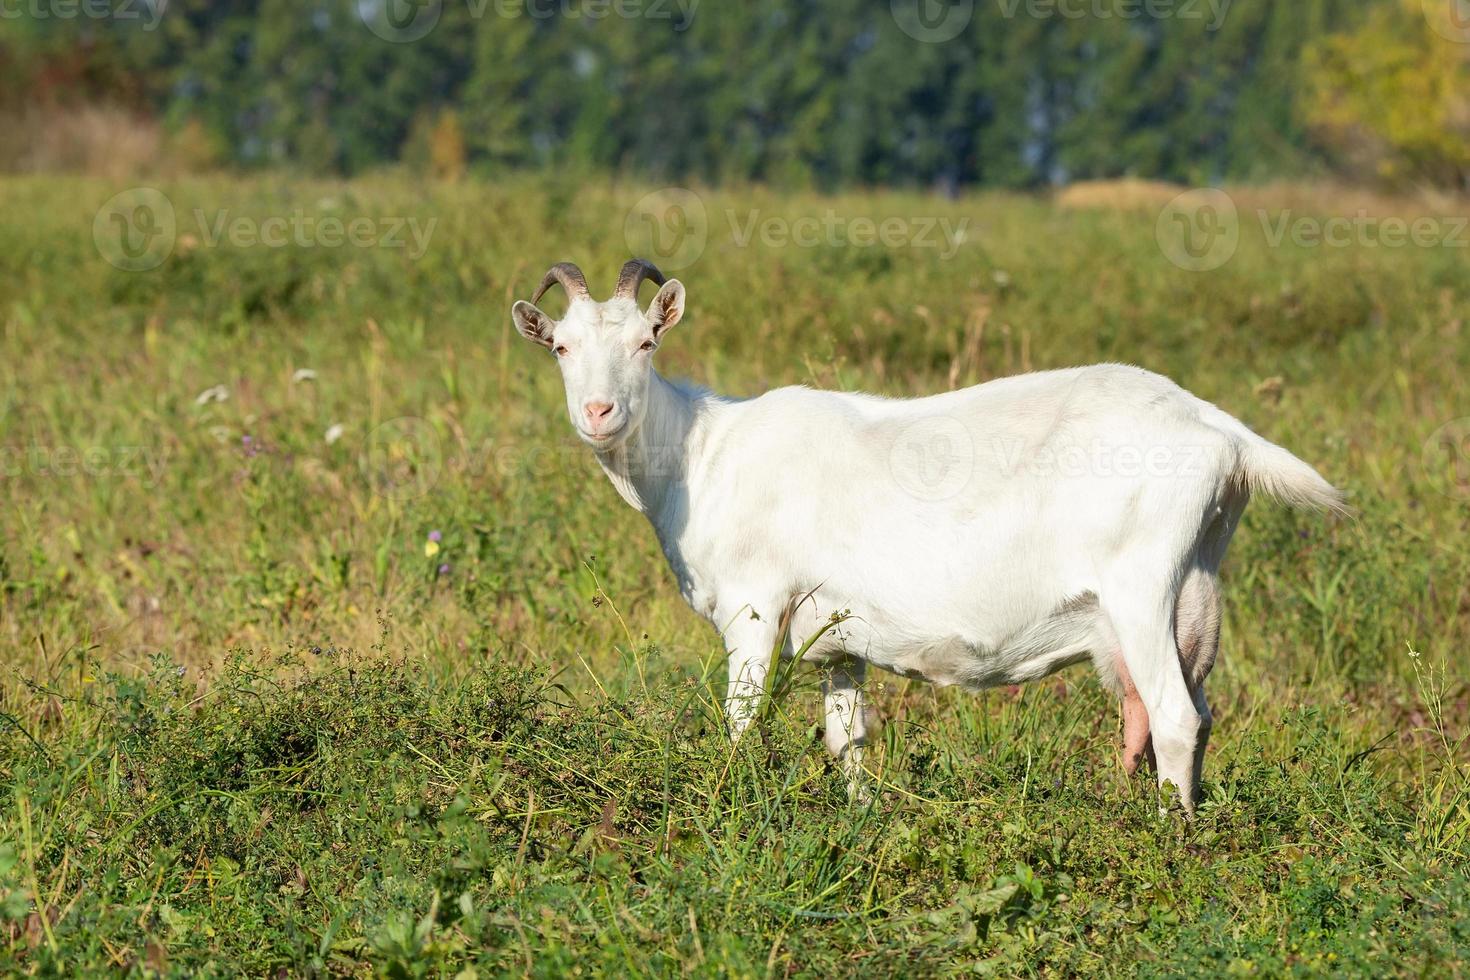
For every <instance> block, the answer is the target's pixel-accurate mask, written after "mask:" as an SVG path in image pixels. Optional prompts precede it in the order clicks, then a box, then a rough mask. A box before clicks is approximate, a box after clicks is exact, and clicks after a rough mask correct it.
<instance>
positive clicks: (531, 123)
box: [0, 0, 1463, 188]
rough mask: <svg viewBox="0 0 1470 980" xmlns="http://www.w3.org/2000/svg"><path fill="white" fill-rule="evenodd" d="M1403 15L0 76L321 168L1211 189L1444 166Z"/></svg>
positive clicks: (531, 42) (758, 18)
mask: <svg viewBox="0 0 1470 980" xmlns="http://www.w3.org/2000/svg"><path fill="white" fill-rule="evenodd" d="M916 2H917V0H916ZM1398 2H1399V0H1369V2H1368V3H1366V4H1364V3H1363V2H1361V0H1294V2H1293V3H1292V4H1290V5H1285V4H1280V3H1274V2H1272V0H1233V2H1226V0H1178V2H1175V3H1167V2H1163V0H1160V2H1156V3H1138V2H1132V0H1096V2H1093V3H1086V4H1084V3H1077V2H1067V3H1059V2H1056V0H994V2H976V3H974V4H972V5H966V4H955V5H952V10H959V11H960V12H962V13H963V12H965V11H966V10H968V18H967V20H966V21H965V22H964V23H965V27H964V30H963V31H961V32H960V33H959V34H958V36H955V37H953V38H952V39H942V38H939V37H937V36H931V35H928V34H926V33H925V31H923V30H919V29H916V28H915V26H914V23H910V22H909V21H908V20H905V18H904V17H903V16H901V11H902V9H903V7H904V4H903V3H874V2H871V0H822V2H815V3H796V2H794V0H745V2H742V3H721V4H718V5H717V4H713V3H691V2H688V0H657V2H655V0H642V2H638V0H626V2H623V3H619V4H609V3H602V2H598V0H559V2H556V3H551V2H547V0H305V2H303V0H171V2H170V3H168V4H167V6H166V7H164V8H163V9H162V10H161V11H157V16H156V17H153V18H151V21H152V22H151V23H150V18H149V17H148V16H146V12H149V11H155V10H156V8H155V7H154V6H153V5H152V0H126V2H125V0H113V10H114V11H115V12H117V13H118V16H114V17H98V16H91V17H75V18H67V19H62V18H56V17H38V16H34V15H32V16H27V17H21V18H10V19H5V20H3V21H0V64H3V66H4V67H3V68H0V81H4V82H6V83H7V85H6V89H7V91H9V92H10V93H11V98H12V99H14V98H15V97H16V96H17V95H19V97H21V98H24V99H26V100H28V101H34V102H42V103H47V104H50V103H54V102H66V101H69V100H76V99H88V100H92V101H96V100H104V101H108V102H121V103H125V104H128V105H130V106H132V107H135V108H145V109H147V110H149V111H150V112H152V113H154V114H156V115H157V116H159V117H160V118H161V119H163V120H164V121H165V122H166V123H167V124H168V125H170V126H171V127H173V128H175V129H179V128H182V127H184V126H185V125H193V126H196V127H202V130H203V131H204V133H206V134H207V135H208V137H209V139H210V140H212V141H213V143H214V144H215V145H217V146H219V147H222V148H225V150H224V154H225V156H226V157H227V159H229V160H230V161H231V162H232V163H234V164H235V165H238V166H280V165H291V166H295V167H299V168H301V169H305V170H309V171H326V172H341V173H353V172H359V171H362V170H364V169H366V168H371V167H374V166H378V165H381V164H384V163H390V162H395V161H400V160H404V159H405V158H406V157H408V156H411V151H412V146H413V144H414V140H415V139H416V138H419V136H420V135H421V134H419V133H416V129H415V127H416V126H418V127H420V129H421V128H422V127H423V126H425V125H432V121H433V120H437V119H456V120H458V121H459V123H460V125H461V126H462V136H463V143H464V152H465V155H466V158H467V164H468V165H469V166H470V167H471V168H473V169H476V170H479V171H481V172H491V173H493V172H496V171H497V170H501V169H503V168H512V167H514V168H520V167H572V168H586V169H599V170H609V169H610V170H616V171H630V172H636V173H638V174H641V175H645V176H651V177H655V178H667V179H677V178H685V177H689V178H697V179H702V180H707V181H719V180H731V179H736V180H760V181H771V182H778V183H787V184H802V185H813V186H818V187H830V186H838V185H852V184H879V183H882V184H893V183H896V184H912V185H921V186H939V187H943V188H954V187H959V186H963V185H973V184H988V185H999V186H1008V187H1028V186H1037V185H1044V184H1048V183H1056V182H1064V181H1069V180H1077V179H1084V178H1108V177H1118V176H1126V175H1132V176H1140V177H1151V178H1163V179H1172V180H1180V181H1190V182H1202V181H1211V180H1218V179H1221V178H1225V177H1232V178H1253V177H1261V176H1268V175H1280V174H1292V173H1299V172H1303V171H1309V170H1312V169H1315V168H1318V167H1320V165H1321V164H1322V163H1323V162H1324V156H1323V150H1324V149H1329V150H1336V149H1340V148H1341V145H1342V142H1343V138H1344V137H1345V136H1346V135H1347V134H1348V133H1349V132H1350V131H1351V132H1359V131H1362V132H1367V133H1369V134H1370V135H1372V136H1374V138H1381V139H1383V140H1385V141H1386V142H1388V143H1389V144H1391V145H1394V146H1401V147H1403V148H1404V153H1405V154H1406V158H1411V159H1412V167H1411V169H1415V170H1416V172H1417V171H1418V170H1421V169H1425V168H1429V169H1433V168H1434V167H1438V166H1439V164H1431V162H1430V161H1431V160H1438V159H1440V158H1443V157H1445V155H1446V151H1445V147H1444V146H1443V145H1441V144H1442V140H1437V138H1436V137H1435V135H1434V133H1432V132H1431V130H1433V129H1435V128H1436V127H1439V128H1441V129H1446V128H1447V129H1449V130H1453V125H1452V124H1453V123H1454V122H1455V120H1454V119H1452V118H1451V117H1452V116H1453V113H1454V112H1457V111H1461V110H1460V109H1458V108H1456V106H1455V105H1454V104H1452V102H1453V100H1452V98H1451V95H1450V93H1449V92H1448V91H1447V88H1446V87H1447V86H1448V84H1449V80H1450V79H1451V78H1453V77H1454V75H1453V73H1449V74H1446V72H1447V71H1448V68H1444V65H1447V64H1448V61H1449V60H1453V57H1455V56H1458V55H1455V54H1452V53H1448V52H1446V50H1445V49H1446V48H1448V47H1449V45H1448V43H1445V44H1441V45H1440V46H1439V48H1438V49H1437V50H1436V52H1435V59H1436V60H1435V64H1437V65H1441V67H1442V68H1444V70H1440V69H1436V71H1439V74H1433V75H1428V76H1426V75H1423V74H1422V73H1420V72H1419V71H1416V69H1415V66H1414V65H1413V64H1411V62H1412V61H1413V60H1414V58H1415V57H1416V52H1417V53H1418V54H1422V53H1423V52H1422V50H1421V48H1416V47H1415V46H1414V45H1415V44H1419V43H1420V42H1422V41H1423V40H1424V38H1423V37H1421V38H1419V39H1418V40H1417V41H1416V40H1414V39H1413V38H1411V37H1410V35H1412V34H1413V32H1412V31H1409V30H1407V29H1405V28H1402V27H1398V28H1396V30H1398V31H1399V34H1400V35H1402V36H1403V37H1404V38H1405V40H1403V41H1401V42H1398V43H1396V45H1395V46H1393V47H1392V48H1388V49H1385V48H1375V47H1374V45H1372V44H1371V43H1370V42H1369V41H1368V40H1367V39H1368V38H1369V37H1370V36H1371V32H1372V31H1375V30H1378V31H1381V30H1382V29H1383V25H1384V24H1385V23H1387V22H1388V21H1391V20H1392V21H1395V22H1396V21H1397V20H1398V19H1401V11H1400V9H1399V8H1398V7H1397V6H1395V4H1397V3H1398ZM1413 2H1414V3H1416V4H1417V2H1418V0H1413ZM32 6H34V5H32ZM929 6H930V7H933V6H934V5H929ZM28 9H29V8H28ZM93 9H94V10H95V9H96V5H95V4H94V5H93ZM140 9H141V10H142V11H144V12H145V16H143V17H142V18H139V17H136V16H135V17H130V18H124V17H122V16H121V11H124V10H128V11H134V12H136V11H138V10H140ZM418 16H422V17H426V18H428V19H427V20H426V21H423V22H422V23H423V24H427V25H428V27H427V29H425V30H422V31H420V30H419V29H418V27H419V25H420V23H421V22H419V21H415V20H413V19H412V18H413V17H418ZM1365 17H1366V23H1367V25H1368V26H1367V27H1365V28H1364V30H1363V32H1361V33H1352V28H1353V26H1354V25H1355V24H1356V23H1357V22H1359V21H1363V20H1364V18H1365ZM385 18H388V19H386V20H385ZM405 24H406V25H408V26H406V27H405V26H404V25H405ZM1332 31H1348V32H1349V33H1347V34H1345V35H1343V36H1342V37H1339V38H1332V37H1329V35H1330V32H1332ZM1418 34H1419V35H1425V36H1427V27H1425V26H1424V25H1422V24H1421V29H1420V30H1419V31H1418ZM916 35H918V36H916ZM921 38H922V39H921ZM1370 49H1371V50H1370ZM1308 51H1311V52H1313V53H1314V54H1313V57H1312V58H1311V59H1308V58H1307V57H1306V53H1307V52H1308ZM1442 63H1443V64H1442ZM1460 64H1461V65H1462V64H1463V62H1460ZM1308 68H1309V69H1310V73H1311V76H1312V79H1313V80H1315V81H1317V82H1319V83H1320V84H1319V85H1318V86H1317V88H1315V89H1313V91H1314V92H1316V93H1317V95H1316V96H1315V97H1314V98H1313V99H1312V100H1310V101H1309V102H1308V103H1307V104H1306V105H1303V104H1302V100H1301V99H1300V96H1299V93H1301V92H1302V91H1305V90H1307V89H1308V85H1307V81H1308V79H1307V71H1306V69H1308ZM1349 77H1351V79H1352V80H1353V84H1351V85H1341V84H1339V83H1340V82H1341V81H1342V80H1344V79H1347V78H1349ZM1432 79H1439V81H1438V82H1434V81H1432ZM1426 86H1427V89H1426ZM1436 86H1438V87H1436ZM1334 88H1343V89H1344V90H1345V91H1344V92H1342V93H1340V94H1333V93H1332V92H1331V91H1330V90H1331V89H1334ZM1385 88H1388V89H1391V93H1390V94H1391V95H1392V96H1393V97H1394V98H1395V99H1396V100H1398V102H1399V103H1401V104H1402V105H1404V106H1408V105H1410V104H1412V101H1413V100H1414V99H1417V98H1425V97H1428V98H1430V99H1431V100H1432V101H1433V102H1434V103H1435V104H1436V105H1438V106H1439V108H1438V109H1436V112H1435V114H1434V115H1433V117H1432V118H1430V119H1420V120H1412V119H1407V118H1405V119H1399V115H1400V114H1399V113H1397V112H1396V113H1395V114H1394V121H1393V123H1392V127H1393V128H1392V131H1391V132H1385V133H1378V132H1377V130H1375V129H1374V128H1373V127H1372V126H1371V125H1366V124H1364V123H1363V121H1362V119H1361V118H1360V117H1363V116H1365V115H1371V113H1367V112H1366V110H1365V108H1364V107H1365V106H1368V105H1370V104H1371V103H1372V102H1373V100H1375V99H1379V98H1382V97H1383V96H1382V92H1383V90H1384V89H1385ZM0 98H3V97H0ZM446 112H452V113H453V115H452V116H446V115H444V114H445V113H446ZM1374 122H1376V120H1374ZM1318 133H1323V134H1326V135H1327V136H1328V138H1327V139H1326V140H1325V141H1321V142H1319V141H1317V140H1316V139H1314V135H1315V134H1318ZM419 141H420V143H421V142H422V140H421V139H420V140H419ZM1451 155H1452V154H1451ZM1406 165H1407V164H1406ZM1435 172H1436V173H1438V172H1439V171H1438V170H1436V171H1435Z"/></svg>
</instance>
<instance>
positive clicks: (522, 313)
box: [510, 300, 556, 350]
mask: <svg viewBox="0 0 1470 980" xmlns="http://www.w3.org/2000/svg"><path fill="white" fill-rule="evenodd" d="M510 318H511V319H512V320H514V321H515V324H516V329H517V330H519V331H520V332H521V336H522V337H525V338H526V339H527V340H529V341H531V343H533V344H540V345H541V346H542V347H545V348H546V349H547V350H550V349H551V332H552V330H554V329H555V328H556V321H554V320H552V319H551V317H549V316H547V315H546V314H545V313H542V312H541V311H540V310H538V309H537V308H536V307H534V306H532V305H531V304H530V303H527V302H526V301H525V300H521V301H520V302H519V303H517V304H516V305H515V306H512V307H511V308H510Z"/></svg>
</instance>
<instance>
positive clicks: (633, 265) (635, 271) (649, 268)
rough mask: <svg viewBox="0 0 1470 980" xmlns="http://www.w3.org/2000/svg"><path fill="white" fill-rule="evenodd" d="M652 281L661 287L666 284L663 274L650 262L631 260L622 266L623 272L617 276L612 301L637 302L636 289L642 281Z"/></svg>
mask: <svg viewBox="0 0 1470 980" xmlns="http://www.w3.org/2000/svg"><path fill="white" fill-rule="evenodd" d="M645 279H652V280H653V281H654V282H656V283H658V284H659V285H660V286H662V285H663V284H664V283H665V282H668V280H667V279H665V278H664V274H663V273H662V272H659V271H658V267H657V266H655V265H654V264H653V263H652V262H647V261H644V260H643V259H632V260H630V261H629V262H628V263H627V264H626V265H624V266H623V271H622V272H621V273H619V274H618V288H617V289H615V290H613V298H614V299H631V300H633V301H634V302H637V301H638V287H639V286H642V285H643V280H645Z"/></svg>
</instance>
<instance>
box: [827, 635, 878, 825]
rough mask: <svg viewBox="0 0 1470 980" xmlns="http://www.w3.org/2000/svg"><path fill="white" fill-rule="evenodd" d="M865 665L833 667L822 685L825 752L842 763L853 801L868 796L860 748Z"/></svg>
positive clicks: (865, 734) (865, 729) (864, 736)
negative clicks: (824, 707) (824, 709)
mask: <svg viewBox="0 0 1470 980" xmlns="http://www.w3.org/2000/svg"><path fill="white" fill-rule="evenodd" d="M867 666H868V665H867V664H866V663H864V662H863V661H861V660H851V659H849V660H843V661H841V662H840V663H838V664H837V665H836V666H835V667H833V668H832V672H831V674H830V675H829V676H828V678H827V680H826V681H825V682H824V683H823V685H822V693H823V694H824V695H825V696H826V702H827V704H826V708H827V711H826V734H825V741H826V743H827V750H828V751H829V752H831V753H832V754H833V755H834V756H836V757H837V759H838V761H839V762H841V763H842V771H843V773H844V774H846V776H847V793H848V795H849V796H850V797H852V798H853V799H856V800H861V799H864V798H866V795H867V791H866V787H865V786H864V784H863V782H864V781H863V746H864V745H867V744H868V725H867V720H866V719H865V718H864V717H863V711H864V709H863V690H862V684H863V676H864V674H865V672H866V670H867Z"/></svg>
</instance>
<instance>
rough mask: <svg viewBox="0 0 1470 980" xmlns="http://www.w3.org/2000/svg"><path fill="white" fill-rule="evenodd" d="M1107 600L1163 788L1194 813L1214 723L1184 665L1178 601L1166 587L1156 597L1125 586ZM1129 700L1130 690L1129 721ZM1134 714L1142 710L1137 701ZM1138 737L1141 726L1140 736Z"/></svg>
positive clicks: (1111, 594)
mask: <svg viewBox="0 0 1470 980" xmlns="http://www.w3.org/2000/svg"><path fill="white" fill-rule="evenodd" d="M1102 601H1103V607H1104V611H1105V612H1106V613H1107V615H1108V618H1109V620H1110V622H1111V623H1112V627H1113V630H1114V632H1115V633H1116V635H1117V637H1118V643H1119V646H1120V647H1121V651H1122V658H1123V664H1124V667H1125V668H1126V672H1127V677H1128V679H1129V680H1130V681H1131V682H1132V685H1133V689H1134V691H1135V692H1136V694H1137V699H1138V701H1141V702H1142V706H1143V709H1144V713H1145V715H1146V717H1145V719H1144V720H1143V723H1142V724H1143V728H1144V729H1145V730H1146V731H1147V732H1148V735H1147V736H1145V738H1147V739H1150V740H1151V741H1152V745H1153V758H1154V763H1155V769H1156V771H1157V774H1158V779H1159V784H1160V785H1163V784H1164V783H1166V782H1168V783H1173V784H1174V787H1175V789H1177V790H1178V792H1179V797H1180V801H1181V802H1182V803H1183V805H1184V809H1185V812H1186V813H1190V814H1193V812H1194V804H1195V800H1196V799H1197V798H1198V794H1199V768H1200V762H1201V761H1202V760H1201V759H1200V750H1201V747H1202V746H1203V744H1204V740H1205V739H1206V738H1207V737H1208V732H1209V720H1208V717H1207V716H1204V715H1202V714H1201V712H1200V710H1199V708H1198V706H1197V702H1196V697H1195V693H1194V692H1193V691H1191V690H1190V686H1189V684H1188V683H1187V682H1186V681H1185V676H1184V671H1183V669H1182V665H1181V663H1180V658H1179V647H1178V643H1177V641H1176V639H1175V636H1174V603H1175V596H1174V595H1173V594H1172V590H1170V589H1166V588H1156V589H1155V590H1154V591H1153V592H1152V593H1150V592H1149V591H1147V590H1143V591H1136V590H1132V589H1128V588H1127V586H1123V587H1122V591H1121V595H1120V594H1118V593H1110V594H1109V595H1107V596H1104V597H1102ZM1120 679H1121V677H1120ZM1129 700H1130V699H1129V698H1128V697H1127V690H1126V688H1125V692H1124V711H1125V717H1126V714H1127V713H1128V712H1129V711H1130V708H1129ZM1131 710H1132V711H1134V712H1136V711H1137V704H1136V702H1135V704H1134V706H1133V708H1132V709H1131ZM1135 726H1137V722H1135ZM1136 732H1137V728H1136V727H1135V737H1136Z"/></svg>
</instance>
